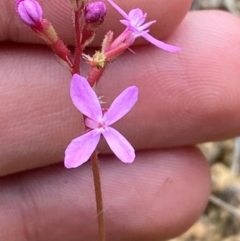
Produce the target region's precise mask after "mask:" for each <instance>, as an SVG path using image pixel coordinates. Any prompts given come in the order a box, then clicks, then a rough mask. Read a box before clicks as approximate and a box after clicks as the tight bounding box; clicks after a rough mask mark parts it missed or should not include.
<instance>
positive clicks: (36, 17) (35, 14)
mask: <svg viewBox="0 0 240 241" xmlns="http://www.w3.org/2000/svg"><path fill="white" fill-rule="evenodd" d="M16 9H17V12H18V14H19V16H20V18H21V19H22V21H23V22H24V23H25V24H27V25H28V26H30V27H39V26H41V21H42V15H43V11H42V7H41V6H40V4H39V3H38V2H37V1H36V0H16Z"/></svg>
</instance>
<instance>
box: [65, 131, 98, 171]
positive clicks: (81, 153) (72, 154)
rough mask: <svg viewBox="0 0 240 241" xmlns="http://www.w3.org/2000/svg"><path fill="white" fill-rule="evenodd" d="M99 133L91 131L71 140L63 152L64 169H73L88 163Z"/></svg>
mask: <svg viewBox="0 0 240 241" xmlns="http://www.w3.org/2000/svg"><path fill="white" fill-rule="evenodd" d="M100 136H101V133H100V132H99V131H98V130H92V131H89V132H87V133H86V134H83V135H81V136H80V137H77V138H76V139H73V140H72V142H71V143H70V144H69V145H68V147H67V149H66V151H65V158H64V165H65V167H66V168H75V167H78V166H80V165H82V164H83V163H84V162H86V161H88V159H89V158H90V156H91V154H92V153H93V152H94V150H95V149H96V147H97V144H98V142H99V140H100Z"/></svg>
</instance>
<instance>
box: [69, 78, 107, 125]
mask: <svg viewBox="0 0 240 241" xmlns="http://www.w3.org/2000/svg"><path fill="white" fill-rule="evenodd" d="M70 94H71V97H72V101H73V104H74V105H75V106H76V107H77V109H78V110H79V111H81V112H82V114H84V115H86V116H87V117H89V118H91V119H93V120H95V121H98V120H99V118H101V117H102V108H101V105H100V103H99V100H98V97H97V95H96V93H95V92H94V90H93V89H92V88H91V86H90V85H89V83H88V81H87V80H86V79H85V78H84V77H82V76H80V75H78V74H74V75H73V77H72V81H71V86H70Z"/></svg>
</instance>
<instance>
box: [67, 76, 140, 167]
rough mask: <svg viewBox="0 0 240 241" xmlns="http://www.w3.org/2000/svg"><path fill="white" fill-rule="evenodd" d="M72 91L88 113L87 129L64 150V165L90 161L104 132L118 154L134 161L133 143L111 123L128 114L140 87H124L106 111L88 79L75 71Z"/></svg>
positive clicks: (120, 157) (86, 119)
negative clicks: (103, 109)
mask: <svg viewBox="0 0 240 241" xmlns="http://www.w3.org/2000/svg"><path fill="white" fill-rule="evenodd" d="M70 95H71V98H72V101H73V104H74V105H75V106H76V108H77V109H78V110H79V111H80V112H81V113H82V114H83V115H84V116H85V117H86V118H85V126H86V127H87V128H89V129H88V130H87V132H86V133H84V134H82V135H81V136H80V137H77V138H76V139H74V140H72V142H71V143H70V144H69V146H68V147H67V149H66V152H65V160H64V163H65V166H66V167H67V168H75V167H78V166H80V165H82V164H83V163H84V162H86V161H88V159H89V158H90V156H91V154H92V153H93V152H94V150H95V149H96V147H97V144H98V142H99V140H100V137H101V136H102V135H103V136H104V138H105V139H106V141H107V143H108V145H109V147H110V148H111V150H112V151H113V152H114V153H115V155H116V156H117V157H118V158H119V159H120V160H121V161H122V162H124V163H132V162H133V161H134V159H135V151H134V149H133V147H132V146H131V144H130V143H129V142H128V141H127V140H126V139H125V137H123V136H122V135H121V134H120V133H119V132H118V131H117V130H115V129H113V128H112V127H110V125H111V124H113V123H115V122H116V121H118V120H119V119H121V118H122V117H123V116H124V115H126V114H127V113H128V112H129V111H130V110H131V109H132V107H133V106H134V104H135V103H136V102H137V99H138V88H137V87H136V86H131V87H128V88H127V89H125V90H124V91H123V92H122V93H121V94H120V95H119V96H118V97H117V98H116V99H115V100H114V101H113V103H112V105H111V106H110V108H109V109H108V110H107V111H106V112H105V113H103V111H102V107H101V105H100V102H99V99H98V97H97V95H96V93H95V92H94V90H93V89H92V88H91V86H90V85H89V83H88V81H87V80H86V79H85V78H84V77H82V76H80V75H78V74H74V75H73V78H72V80H71V86H70Z"/></svg>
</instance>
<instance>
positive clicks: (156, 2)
mask: <svg viewBox="0 0 240 241" xmlns="http://www.w3.org/2000/svg"><path fill="white" fill-rule="evenodd" d="M191 2H192V1H191V0H181V1H180V0H179V1H175V0H168V1H165V0H152V1H151V4H149V1H147V0H142V1H137V0H132V1H127V2H126V1H124V0H118V1H116V3H117V4H119V6H121V7H122V8H123V9H124V10H125V11H126V12H129V11H130V10H131V9H132V8H137V7H139V8H142V9H143V11H145V12H147V14H148V18H149V19H151V20H153V19H156V20H157V23H156V24H154V25H153V27H152V28H151V33H152V34H153V35H154V36H155V37H159V38H163V37H165V36H167V35H168V34H169V33H171V32H172V30H173V29H175V28H176V26H177V25H178V24H179V23H180V22H181V21H182V19H183V18H184V16H185V14H186V13H187V11H188V10H189V8H190V6H191ZM39 3H40V4H41V6H42V8H43V10H44V17H45V18H47V19H49V20H50V21H51V22H52V24H53V26H54V27H55V28H56V31H57V32H58V34H59V36H60V37H61V38H62V39H63V40H64V42H65V43H66V44H68V45H73V44H74V42H75V41H74V37H73V36H74V35H73V27H72V13H71V10H70V6H69V1H66V0H52V1H48V0H39ZM14 4H15V1H5V0H0V6H1V21H0V29H1V31H0V41H14V42H22V43H42V42H41V40H39V39H38V38H37V37H36V36H35V34H34V33H33V32H32V31H31V30H30V28H28V27H27V26H24V24H23V23H22V22H21V20H20V19H19V17H18V16H17V13H16V11H15V5H14ZM108 12H109V14H108V15H107V18H106V21H105V23H104V25H103V27H102V28H101V29H100V31H99V32H98V35H97V39H96V40H97V41H95V43H94V45H99V44H100V43H101V42H102V38H103V36H104V34H105V33H106V32H107V31H109V30H113V31H114V33H115V36H117V34H119V33H120V31H122V30H123V26H122V25H121V24H120V23H119V19H120V16H119V14H118V13H117V12H116V11H115V10H114V9H113V8H112V7H111V6H110V5H108ZM10 16H11V17H10Z"/></svg>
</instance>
